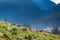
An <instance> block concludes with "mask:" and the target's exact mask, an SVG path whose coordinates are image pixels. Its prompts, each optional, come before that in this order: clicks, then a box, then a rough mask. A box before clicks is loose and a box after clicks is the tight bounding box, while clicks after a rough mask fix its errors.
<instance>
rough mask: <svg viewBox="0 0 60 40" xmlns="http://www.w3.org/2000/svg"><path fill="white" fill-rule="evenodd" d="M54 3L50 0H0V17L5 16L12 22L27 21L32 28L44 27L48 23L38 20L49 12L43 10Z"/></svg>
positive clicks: (2, 18)
mask: <svg viewBox="0 0 60 40" xmlns="http://www.w3.org/2000/svg"><path fill="white" fill-rule="evenodd" d="M55 5H56V4H55V3H53V2H51V1H50V0H0V19H1V20H4V19H5V18H6V17H7V18H8V21H9V22H12V23H17V24H24V23H29V24H31V25H32V28H46V26H48V25H46V23H45V22H44V23H43V22H41V21H40V20H41V19H43V18H45V17H47V16H49V15H51V14H50V13H49V14H47V13H44V12H43V11H44V10H48V9H50V8H51V7H53V6H55ZM42 10H43V11H42ZM53 14H54V13H53ZM47 24H48V23H47ZM49 25H50V24H49ZM33 26H34V27H33ZM41 26H42V27H41Z"/></svg>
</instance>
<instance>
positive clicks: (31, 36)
mask: <svg viewBox="0 0 60 40" xmlns="http://www.w3.org/2000/svg"><path fill="white" fill-rule="evenodd" d="M14 25H15V24H10V23H8V22H0V40H60V35H54V34H50V33H45V32H41V31H37V30H33V29H31V28H23V27H22V26H21V25H17V28H16V29H13V27H14Z"/></svg>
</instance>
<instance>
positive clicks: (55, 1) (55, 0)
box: [51, 0, 60, 4]
mask: <svg viewBox="0 0 60 40" xmlns="http://www.w3.org/2000/svg"><path fill="white" fill-rule="evenodd" d="M51 1H52V2H54V3H55V4H59V3H60V0H51Z"/></svg>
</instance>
